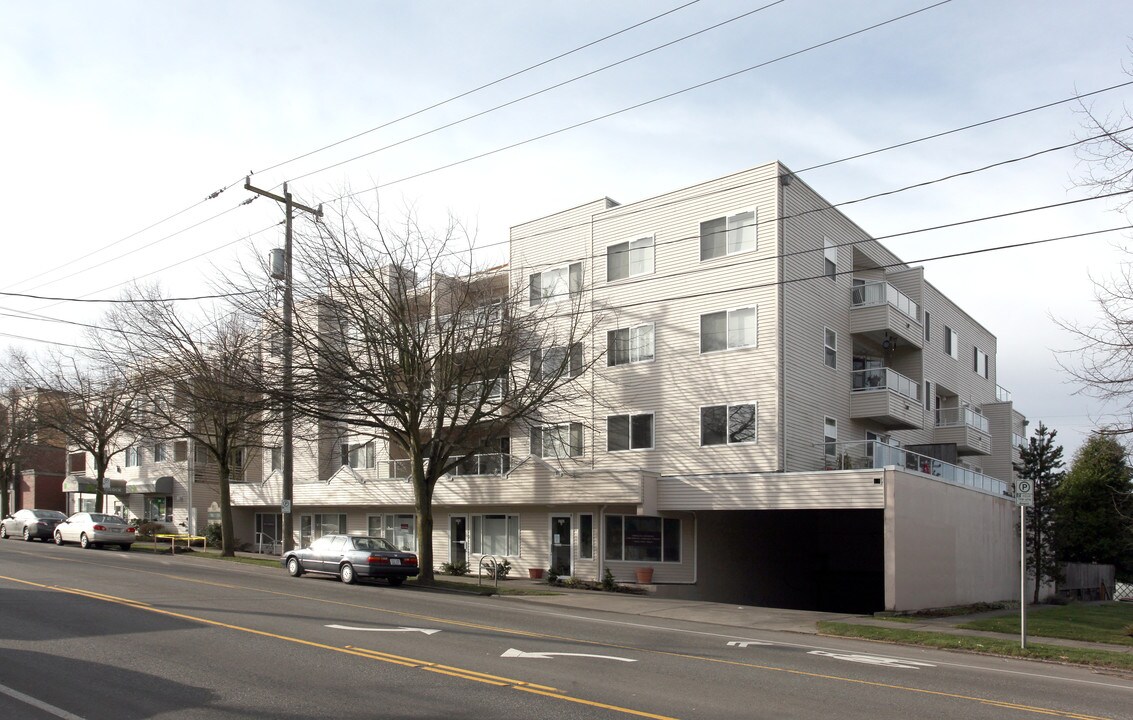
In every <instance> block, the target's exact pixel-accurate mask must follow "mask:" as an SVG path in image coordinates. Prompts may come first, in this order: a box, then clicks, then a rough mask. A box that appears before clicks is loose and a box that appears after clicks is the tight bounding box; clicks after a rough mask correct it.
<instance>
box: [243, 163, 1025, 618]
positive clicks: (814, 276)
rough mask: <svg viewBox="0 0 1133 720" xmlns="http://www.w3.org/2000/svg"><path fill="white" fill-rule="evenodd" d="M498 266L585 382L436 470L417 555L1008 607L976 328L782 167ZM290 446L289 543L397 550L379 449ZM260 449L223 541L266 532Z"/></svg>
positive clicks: (1010, 577)
mask: <svg viewBox="0 0 1133 720" xmlns="http://www.w3.org/2000/svg"><path fill="white" fill-rule="evenodd" d="M507 273H508V274H509V279H510V284H511V286H512V287H513V288H514V287H526V288H529V289H530V293H529V297H530V304H531V306H533V307H534V306H543V305H545V304H554V303H562V304H563V307H564V308H567V307H569V308H573V309H574V310H572V311H578V312H582V313H586V314H587V315H589V316H591V317H593V318H594V319H595V321H596V330H595V332H593V333H592V334H591V335H590V336H589V338H588V339H587V341H586V344H585V347H584V348H583V349H582V352H583V353H584V354H586V355H587V356H588V357H589V358H590V359H591V360H595V362H594V364H593V366H591V367H590V369H588V370H587V371H586V372H584V373H583V374H582V375H580V376H579V377H578V378H576V379H575V381H576V382H580V383H584V384H585V386H586V387H587V388H588V390H589V392H588V393H586V399H585V400H579V401H578V402H577V403H576V404H575V405H573V406H571V407H558V408H555V410H554V411H553V412H552V411H548V412H547V413H546V415H545V416H544V417H542V418H540V422H539V423H538V424H536V426H534V427H526V426H525V427H517V428H515V429H514V431H513V432H512V433H511V435H510V437H508V438H506V439H505V440H503V441H501V443H500V447H499V448H495V447H493V448H488V449H486V450H485V452H484V453H483V454H482V455H479V456H477V457H476V458H474V460H473V461H471V462H469V463H466V464H465V465H464V466H462V468H461V470H460V471H459V472H454V473H451V474H450V475H448V476H446V477H445V478H444V479H442V481H441V482H440V483H439V484H438V486H437V490H436V495H435V498H434V503H433V512H434V518H435V525H434V546H435V551H436V554H437V558H436V559H437V562H438V563H443V562H460V561H464V562H468V563H469V565H470V566H471V567H472V568H473V569H475V568H476V567H477V564H478V562H479V560H480V559H482V558H483V557H486V556H494V557H503V558H507V559H508V560H509V562H510V563H511V564H512V566H513V567H515V568H516V569H517V570H518V571H519V572H526V569H527V568H552V569H554V570H556V572H558V573H559V574H560V575H571V576H577V577H580V578H584V579H592V580H593V579H600V578H602V577H603V575H604V574H605V573H606V571H607V570H608V571H610V572H611V573H612V574H613V576H614V577H615V579H616V580H617V581H619V582H633V581H634V578H635V571H636V570H637V569H639V568H643V567H648V568H650V569H651V570H652V573H653V580H652V583H653V584H654V586H655V589H656V592H657V593H658V594H659V595H662V596H669V597H685V598H699V599H707V600H718V601H724V602H737V603H744V604H759V605H772V606H783V607H797V608H813V609H821V610H838V611H872V610H881V609H891V610H899V609H909V608H919V607H928V606H944V605H954V604H961V603H967V602H975V601H981V600H1001V599H1005V598H1010V597H1013V595H1014V592H1015V590H1016V588H1017V586H1018V582H1017V580H1018V576H1017V574H1016V573H1017V572H1018V569H1017V568H1018V555H1017V552H1018V550H1017V544H1018V543H1017V542H1013V541H1012V538H1013V536H1014V534H1015V532H1016V531H1015V529H1014V518H1015V512H1014V510H1015V506H1014V502H1013V500H1012V499H1011V497H1010V491H1011V487H1012V481H1013V475H1012V462H1013V461H1015V460H1018V455H1017V449H1016V448H1017V446H1018V444H1019V443H1020V442H1021V438H1022V436H1023V435H1024V434H1025V425H1026V421H1025V419H1024V418H1023V416H1022V415H1021V414H1020V413H1019V412H1017V411H1016V410H1015V408H1014V405H1013V402H1012V400H1011V399H1010V396H1009V395H1008V394H1007V393H1006V392H1005V391H1004V390H1002V389H1001V388H1000V387H999V386H998V384H997V376H996V367H997V362H996V361H997V353H996V339H995V337H994V336H993V335H992V334H991V333H989V332H988V331H987V330H986V329H985V328H983V327H982V326H981V325H980V324H979V323H978V322H977V321H976V320H975V319H973V318H972V317H971V316H970V315H968V314H967V313H966V312H965V311H964V310H962V309H961V308H959V307H958V306H956V305H955V303H953V302H952V301H950V300H949V299H948V298H946V297H945V296H944V295H942V294H941V293H940V292H939V291H938V290H937V289H936V288H934V287H933V286H932V285H931V284H930V283H929V282H927V281H926V279H925V277H924V270H923V268H920V267H912V266H909V265H906V264H905V263H903V262H902V261H901V260H900V259H899V258H898V257H896V256H895V255H894V254H893V253H892V252H890V251H889V250H888V249H886V248H885V247H884V246H882V245H881V244H880V243H878V242H876V241H875V240H873V239H872V238H870V237H869V235H868V234H867V233H865V232H864V231H863V230H862V229H860V228H859V227H857V226H856V225H855V224H854V223H853V222H852V221H850V220H849V219H848V218H847V217H846V216H845V215H843V214H842V213H840V212H839V211H837V210H836V209H833V208H831V207H830V205H829V203H827V202H826V201H825V200H823V199H822V198H821V197H820V196H819V195H818V194H817V193H815V192H814V191H813V190H812V189H811V188H810V187H808V186H807V185H806V184H805V183H803V182H802V181H801V180H799V179H798V178H797V177H795V176H794V175H792V173H791V172H790V170H789V169H787V168H786V167H784V166H783V165H781V164H779V163H770V164H767V165H764V166H760V167H757V168H753V169H751V170H747V171H744V172H740V173H737V174H734V175H730V176H726V177H723V178H719V179H716V180H712V181H709V182H706V183H701V184H699V185H695V186H692V187H688V188H683V189H680V190H676V191H673V192H671V193H666V194H664V195H661V196H658V197H655V198H651V199H648V200H643V201H639V202H636V203H632V204H628V205H619V204H618V203H616V202H614V201H612V200H609V199H608V198H603V199H601V200H598V201H595V202H592V203H588V204H585V205H581V206H578V207H575V208H571V209H568V210H564V211H562V212H560V213H556V214H554V215H551V216H548V217H544V218H540V219H537V220H533V221H530V222H526V223H523V224H520V225H517V226H515V227H513V228H512V230H511V237H510V263H509V266H508V269H507ZM544 309H545V308H544ZM300 435H302V433H300ZM307 436H308V437H310V438H312V439H311V440H309V441H307V442H305V443H300V444H299V445H297V448H296V465H295V467H296V472H295V483H296V485H295V492H294V503H295V509H294V512H295V513H296V514H297V522H296V525H295V526H296V528H297V537H296V538H295V540H296V541H298V542H300V543H303V544H305V543H306V542H308V541H309V540H310V539H313V537H316V536H317V535H319V534H322V533H324V532H339V531H345V532H369V533H372V534H378V535H384V536H386V537H387V538H388V539H390V540H392V541H394V542H395V543H397V544H398V545H399V546H400V547H403V548H405V549H409V550H413V549H415V542H416V539H415V532H416V528H415V525H414V523H415V518H414V515H413V497H412V492H411V487H410V485H409V484H408V483H407V482H405V479H404V478H405V475H406V468H405V465H404V461H402V460H400V459H399V458H398V457H397V453H396V451H393V452H391V451H390V449H389V448H388V447H387V446H385V445H384V444H383V443H382V442H381V441H373V440H370V441H367V440H365V439H364V438H351V437H349V433H347V432H345V431H344V430H337V431H336V430H335V429H334V428H330V427H318V428H312V429H311V430H310V432H308V433H307ZM269 445H270V443H269ZM275 456H276V454H275V453H274V452H264V453H263V455H262V465H263V467H262V469H259V477H262V478H264V480H263V481H262V482H248V483H245V484H243V485H240V486H237V487H236V489H234V491H233V505H234V512H235V513H236V517H237V523H238V526H239V528H240V529H239V530H238V534H241V535H242V536H243V534H245V533H247V534H248V536H249V537H251V536H253V535H254V534H255V535H256V536H257V537H258V536H259V535H258V534H259V533H263V532H264V528H278V527H279V524H278V517H279V502H280V498H281V491H280V483H279V473H278V471H276V470H275V466H276V465H277V461H276V460H277V459H276V457H275Z"/></svg>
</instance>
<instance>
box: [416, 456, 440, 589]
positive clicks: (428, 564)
mask: <svg viewBox="0 0 1133 720" xmlns="http://www.w3.org/2000/svg"><path fill="white" fill-rule="evenodd" d="M435 482H436V481H435V480H433V479H431V478H428V477H426V476H425V467H424V463H423V462H422V461H421V460H420V458H417V459H414V461H413V491H414V492H413V495H414V512H415V515H416V516H417V564H418V567H419V568H420V573H419V574H418V575H417V579H418V580H421V581H424V582H432V581H433V577H434V575H433V488H434V483H435Z"/></svg>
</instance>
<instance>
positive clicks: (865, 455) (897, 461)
mask: <svg viewBox="0 0 1133 720" xmlns="http://www.w3.org/2000/svg"><path fill="white" fill-rule="evenodd" d="M822 446H823V447H825V448H826V453H825V463H824V465H823V467H824V469H826V470H866V469H878V468H884V467H889V466H891V465H892V466H896V467H899V468H904V469H905V470H908V471H910V472H917V473H921V474H922V475H929V476H931V477H934V478H936V479H937V480H943V481H944V482H949V483H953V484H955V485H963V486H965V487H970V488H972V489H974V490H979V491H980V492H985V493H988V494H990V495H998V496H1010V495H1011V492H1010V485H1009V484H1008V483H1006V482H1004V481H1003V480H999V479H998V478H993V477H991V476H990V475H984V474H983V473H978V472H976V471H975V470H969V469H968V468H964V467H960V466H959V465H953V464H951V463H946V462H944V461H943V460H937V459H936V458H934V457H930V456H928V455H922V454H920V453H916V452H913V451H912V450H906V449H904V448H900V447H895V446H893V445H888V444H886V443H883V442H878V441H876V440H858V441H851V442H843V443H822ZM831 450H833V451H834V452H833V454H831Z"/></svg>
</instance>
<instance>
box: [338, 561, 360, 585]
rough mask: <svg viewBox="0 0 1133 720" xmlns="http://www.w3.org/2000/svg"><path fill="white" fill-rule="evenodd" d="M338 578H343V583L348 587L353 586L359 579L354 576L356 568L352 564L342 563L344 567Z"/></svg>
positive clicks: (339, 571)
mask: <svg viewBox="0 0 1133 720" xmlns="http://www.w3.org/2000/svg"><path fill="white" fill-rule="evenodd" d="M338 576H339V577H340V578H342V582H344V583H346V584H347V585H353V584H354V581H355V580H357V579H358V577H357V576H356V575H355V574H354V566H353V565H351V564H350V563H342V567H340V568H339V569H338Z"/></svg>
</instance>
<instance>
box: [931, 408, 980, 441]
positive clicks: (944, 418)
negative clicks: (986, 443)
mask: <svg viewBox="0 0 1133 720" xmlns="http://www.w3.org/2000/svg"><path fill="white" fill-rule="evenodd" d="M965 425H967V426H968V427H970V428H975V429H976V430H979V431H980V432H982V433H983V434H985V435H988V434H990V432H989V430H988V424H987V418H986V417H984V416H983V415H981V414H980V413H978V412H976V411H975V410H973V409H972V408H970V407H968V406H967V405H965V406H964V407H958V408H940V409H939V410H937V411H936V427H963V426H965Z"/></svg>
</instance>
